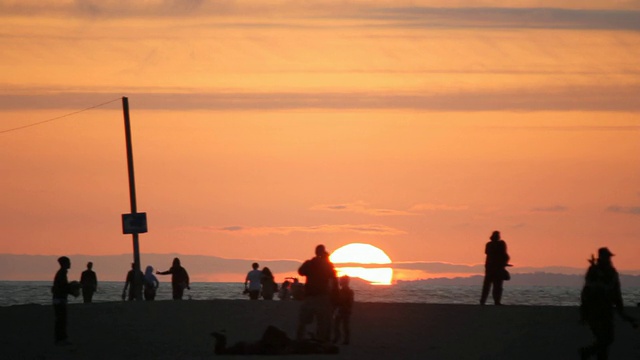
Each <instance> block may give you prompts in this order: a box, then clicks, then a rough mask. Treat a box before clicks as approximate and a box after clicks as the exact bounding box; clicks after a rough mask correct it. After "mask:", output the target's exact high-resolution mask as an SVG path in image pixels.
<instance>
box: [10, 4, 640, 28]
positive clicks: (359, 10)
mask: <svg viewBox="0 0 640 360" xmlns="http://www.w3.org/2000/svg"><path fill="white" fill-rule="evenodd" d="M583 3H584V2H580V3H579V4H576V5H574V8H570V7H571V5H570V4H567V5H566V6H563V5H560V4H559V3H558V2H540V1H538V2H535V3H529V6H530V7H528V8H527V7H521V6H523V5H522V2H519V3H516V4H515V6H516V7H508V6H505V4H507V5H508V3H505V2H500V3H497V4H498V5H500V6H485V7H478V6H477V2H472V1H468V2H467V3H465V2H457V4H456V5H455V6H452V5H451V2H445V1H443V2H440V3H438V2H434V1H429V2H424V5H421V4H420V2H419V1H418V2H416V1H394V2H390V1H368V2H350V3H345V2H344V1H315V2H270V1H262V2H260V1H224V0H221V1H204V0H145V1H125V0H82V1H57V0H37V1H36V0H23V1H7V0H0V14H3V15H5V16H15V15H21V16H30V17H33V16H56V17H74V18H77V19H88V20H93V19H114V18H115V19H117V18H181V19H186V18H191V19H193V18H200V19H201V18H211V19H224V23H225V25H226V26H229V25H232V24H235V25H236V26H240V27H246V26H256V25H257V26H261V25H266V24H267V21H265V20H268V19H271V20H274V19H284V20H285V21H284V22H280V23H279V25H280V26H282V27H285V28H287V27H291V26H292V25H294V24H293V23H294V22H301V21H305V22H307V23H310V22H313V21H314V20H315V21H327V20H328V21H334V26H339V25H340V23H335V22H336V21H338V22H339V21H342V22H344V25H345V26H353V21H358V22H359V26H365V27H404V28H490V29H494V28H497V29H506V28H508V29H531V28H533V29H589V30H591V29H604V30H623V31H639V30H640V21H638V18H639V17H640V15H639V14H640V12H639V11H637V9H638V4H637V2H633V3H630V2H626V3H624V4H619V5H611V4H607V3H606V2H602V4H600V5H594V7H595V8H594V9H586V8H585V7H586V4H583ZM485 4H490V3H487V2H485ZM425 5H428V6H425ZM535 6H539V7H535ZM598 7H599V8H598ZM229 18H233V19H243V20H242V21H238V20H235V22H231V23H230V22H229V20H228V19H229ZM209 25H211V24H209ZM269 25H273V24H269ZM317 26H320V24H318V25H317Z"/></svg>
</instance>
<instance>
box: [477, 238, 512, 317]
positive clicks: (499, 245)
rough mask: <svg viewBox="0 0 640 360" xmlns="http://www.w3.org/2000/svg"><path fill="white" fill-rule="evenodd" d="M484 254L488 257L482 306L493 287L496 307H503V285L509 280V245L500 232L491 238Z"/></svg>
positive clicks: (481, 300) (485, 265) (481, 298)
mask: <svg viewBox="0 0 640 360" xmlns="http://www.w3.org/2000/svg"><path fill="white" fill-rule="evenodd" d="M489 239H490V241H489V242H488V243H487V244H486V246H485V249H484V253H485V254H486V255H487V257H486V260H485V263H484V282H483V284H482V294H481V296H480V305H484V304H485V302H486V301H487V297H488V296H489V290H491V287H492V286H493V291H492V294H491V295H492V296H493V302H494V304H496V305H502V284H503V282H504V281H505V280H508V279H509V275H508V274H509V273H508V272H507V269H506V267H507V266H511V265H509V254H507V243H506V242H505V241H504V240H502V238H501V237H500V232H499V231H494V232H493V233H492V234H491V237H489Z"/></svg>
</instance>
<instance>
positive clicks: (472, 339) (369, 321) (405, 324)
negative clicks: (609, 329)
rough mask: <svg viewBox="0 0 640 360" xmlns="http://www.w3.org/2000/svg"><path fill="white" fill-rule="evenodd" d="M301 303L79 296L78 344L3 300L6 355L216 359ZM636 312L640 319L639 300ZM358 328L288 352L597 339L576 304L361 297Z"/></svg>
mask: <svg viewBox="0 0 640 360" xmlns="http://www.w3.org/2000/svg"><path fill="white" fill-rule="evenodd" d="M298 307H299V303H297V302H281V301H271V302H268V301H256V302H250V301H248V300H247V301H240V300H212V301H181V302H180V301H178V302H176V301H156V302H150V303H146V302H139V303H125V302H109V303H95V304H86V305H85V304H74V305H70V306H69V325H68V332H69V340H70V341H71V342H72V343H73V346H70V347H56V346H54V344H53V309H52V307H51V306H43V305H20V306H10V307H2V308H0V321H1V322H2V324H3V328H2V336H0V347H1V357H2V358H3V359H208V358H212V357H216V355H215V354H214V351H213V344H214V341H213V339H212V338H211V337H210V335H209V334H210V333H211V332H212V331H214V330H218V331H219V330H225V331H226V333H227V335H228V340H229V343H234V342H236V341H241V340H245V341H253V340H257V339H259V337H260V336H261V334H262V332H263V331H264V329H265V328H266V327H267V326H268V325H275V326H277V327H279V328H281V329H283V330H285V331H286V332H287V333H288V334H290V335H291V336H292V335H293V334H294V330H295V325H296V319H297V313H298ZM628 312H629V314H631V315H633V316H636V317H640V309H639V308H636V307H629V308H628ZM618 320H619V319H618ZM616 331H617V333H616V341H615V343H614V345H613V348H612V350H611V359H625V360H628V359H640V331H638V330H634V329H633V328H631V326H629V325H628V324H626V323H623V322H622V321H617V328H616ZM352 332H353V335H352V343H351V344H350V345H347V346H344V345H343V346H341V348H340V354H338V355H312V356H310V355H296V356H286V358H289V359H296V358H301V359H315V358H327V357H330V358H335V359H574V358H577V357H578V356H577V349H578V347H579V346H581V345H584V344H587V343H588V342H590V341H591V334H590V332H589V330H588V329H587V328H586V327H585V326H582V325H580V324H579V323H578V309H577V308H575V307H541V306H515V305H511V306H502V307H495V306H490V305H487V306H484V307H481V306H479V305H439V304H398V303H393V304H388V303H387V304H379V303H356V304H355V309H354V314H353V317H352ZM218 357H222V358H236V359H237V358H249V356H226V357H223V356H218ZM253 358H255V356H253Z"/></svg>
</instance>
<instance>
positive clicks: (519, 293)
mask: <svg viewBox="0 0 640 360" xmlns="http://www.w3.org/2000/svg"><path fill="white" fill-rule="evenodd" d="M51 284H52V283H51V282H50V281H0V306H12V305H24V304H40V305H49V304H51V292H50V289H51ZM123 286H124V283H123V282H113V281H103V282H100V283H99V285H98V292H97V293H96V294H95V295H94V302H107V301H122V288H123ZM352 287H353V289H354V292H355V301H356V302H383V303H431V304H478V302H479V297H480V289H481V286H480V285H431V284H425V283H422V282H400V283H398V284H394V285H367V284H363V283H359V282H356V283H354V284H353V285H352ZM243 289H244V284H243V283H223V282H195V283H192V284H191V290H186V291H185V297H184V299H185V300H214V299H232V300H247V299H248V297H247V296H246V295H243V294H242V290H243ZM622 295H623V299H624V303H625V306H636V304H637V303H639V302H640V287H626V288H623V294H622ZM156 300H171V284H170V283H168V282H163V283H161V284H160V288H159V289H158V293H157V296H156ZM274 301H279V300H274ZM502 302H503V303H504V304H507V305H544V306H578V305H579V304H580V287H568V286H524V285H513V286H510V285H509V283H505V290H504V295H503V299H502ZM69 303H71V304H74V303H82V296H79V297H78V298H73V297H72V296H70V297H69ZM488 303H491V297H489V300H488Z"/></svg>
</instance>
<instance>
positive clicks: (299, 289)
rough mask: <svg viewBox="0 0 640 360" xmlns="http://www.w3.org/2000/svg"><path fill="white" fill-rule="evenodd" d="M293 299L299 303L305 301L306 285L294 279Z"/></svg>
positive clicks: (292, 287) (292, 285) (292, 286)
mask: <svg viewBox="0 0 640 360" xmlns="http://www.w3.org/2000/svg"><path fill="white" fill-rule="evenodd" d="M291 298H292V299H293V300H298V301H302V300H304V284H302V283H300V280H298V278H293V283H292V284H291Z"/></svg>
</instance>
